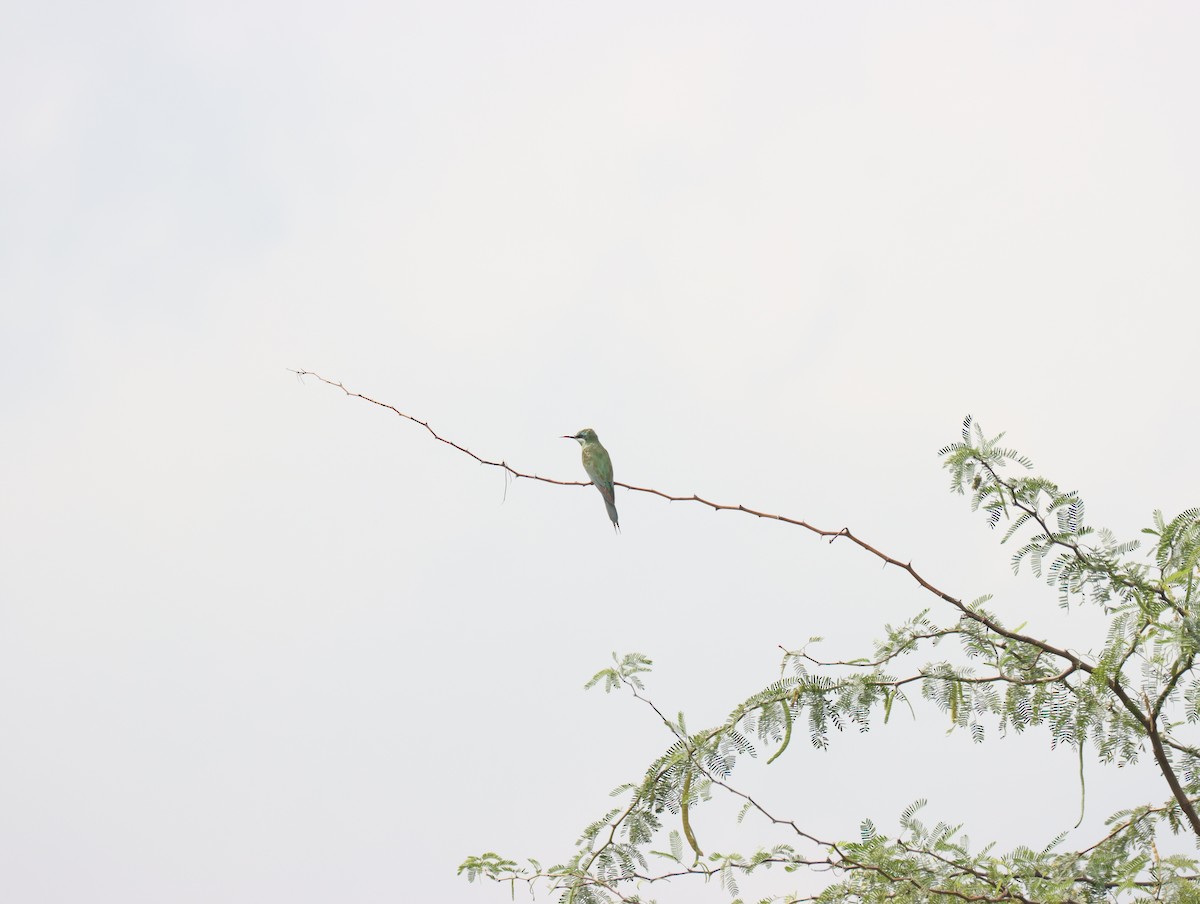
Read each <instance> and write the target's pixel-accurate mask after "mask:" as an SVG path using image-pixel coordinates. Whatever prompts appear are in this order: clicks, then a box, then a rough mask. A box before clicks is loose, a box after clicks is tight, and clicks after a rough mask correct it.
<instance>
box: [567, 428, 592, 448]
mask: <svg viewBox="0 0 1200 904" xmlns="http://www.w3.org/2000/svg"><path fill="white" fill-rule="evenodd" d="M563 439H573V440H575V441H576V442H577V443H579V445H581V446H582V445H584V444H586V443H594V442H596V431H595V430H593V429H592V428H591V427H584V428H583V429H582V430H580V431H579V432H578V433H576V434H575V435H574V436H568V435H566V434H564V435H563Z"/></svg>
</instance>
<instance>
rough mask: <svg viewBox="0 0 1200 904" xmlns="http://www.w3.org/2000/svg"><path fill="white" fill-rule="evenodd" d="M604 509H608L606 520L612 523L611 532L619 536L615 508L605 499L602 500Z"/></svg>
mask: <svg viewBox="0 0 1200 904" xmlns="http://www.w3.org/2000/svg"><path fill="white" fill-rule="evenodd" d="M604 507H605V508H606V509H608V520H609V521H611V522H612V523H613V530H615V531H616V532H617V533H618V534H619V533H620V532H621V525H620V524H619V523H618V522H617V507H616V506H615V505H614V504H613V503H612V502H610V501H609V500H608V498H607V497H605V499H604Z"/></svg>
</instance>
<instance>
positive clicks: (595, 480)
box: [563, 427, 621, 534]
mask: <svg viewBox="0 0 1200 904" xmlns="http://www.w3.org/2000/svg"><path fill="white" fill-rule="evenodd" d="M563 439H573V440H575V442H577V443H579V445H580V447H581V452H582V456H583V469H584V470H585V471H587V476H588V477H590V478H591V481H592V486H594V487H595V488H596V489H597V490H599V491H600V495H601V496H603V497H604V507H605V508H606V509H608V518H609V520H610V521H612V525H613V530H614V531H616V532H617V533H618V534H619V533H620V532H621V525H620V524H618V523H617V499H616V496H615V495H614V493H613V468H612V459H611V458H609V456H608V450H607V449H605V448H604V447H603V446H602V445H600V438H599V437H598V436H596V431H595V430H593V429H592V428H591V427H584V428H583V429H582V430H580V431H579V432H578V433H576V434H575V435H573V436H571V435H567V434H563Z"/></svg>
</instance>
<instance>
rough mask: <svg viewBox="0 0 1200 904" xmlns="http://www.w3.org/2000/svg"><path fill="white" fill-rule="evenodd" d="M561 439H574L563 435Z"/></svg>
mask: <svg viewBox="0 0 1200 904" xmlns="http://www.w3.org/2000/svg"><path fill="white" fill-rule="evenodd" d="M562 438H563V439H574V438H575V437H573V436H567V435H566V434H565V433H564V434H563V435H562Z"/></svg>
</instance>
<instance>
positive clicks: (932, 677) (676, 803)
mask: <svg viewBox="0 0 1200 904" xmlns="http://www.w3.org/2000/svg"><path fill="white" fill-rule="evenodd" d="M1002 436H1003V435H1001V436H997V437H994V438H992V439H988V438H986V437H985V436H984V434H983V432H982V431H981V430H980V429H979V427H978V426H976V425H974V424H973V423H972V421H971V419H970V418H967V419H966V420H965V421H964V423H963V430H962V439H961V441H960V442H956V443H953V444H951V445H949V446H946V447H945V448H944V449H942V450H941V455H942V457H943V459H944V463H945V466H946V469H947V470H948V472H949V473H950V477H951V489H952V490H953V491H954V492H956V493H960V494H963V495H967V496H969V497H970V501H971V506H972V508H973V509H974V510H981V511H983V512H984V513H985V515H986V518H987V521H988V524H989V525H991V526H992V527H999V526H1001V525H1002V524H1003V525H1004V530H1003V533H1002V537H1001V542H1002V543H1008V542H1009V541H1013V540H1015V541H1016V542H1018V543H1019V544H1020V545H1019V546H1018V548H1017V551H1016V552H1015V553H1014V555H1013V557H1012V564H1013V567H1014V569H1015V570H1017V571H1019V570H1020V568H1021V566H1022V565H1028V567H1029V569H1030V570H1031V571H1032V572H1033V574H1034V575H1035V576H1038V577H1041V578H1043V579H1044V580H1045V581H1046V582H1047V583H1048V584H1049V585H1050V586H1052V587H1054V588H1055V590H1056V591H1057V596H1058V601H1059V603H1060V605H1062V606H1068V607H1069V606H1070V605H1072V604H1075V605H1093V606H1096V607H1098V608H1099V609H1100V611H1101V612H1103V613H1104V614H1105V615H1106V616H1107V618H1108V620H1109V623H1108V631H1107V633H1106V635H1105V639H1104V642H1103V645H1102V646H1101V648H1100V649H1099V650H1097V651H1094V652H1093V653H1091V654H1088V655H1086V656H1085V655H1083V654H1080V653H1077V652H1074V651H1073V650H1072V649H1071V648H1070V647H1069V646H1068V645H1066V644H1062V643H1053V642H1050V641H1047V640H1044V639H1042V638H1039V637H1035V636H1032V635H1029V634H1026V633H1023V629H1022V628H1016V629H1013V628H1009V627H1007V626H1006V625H1005V624H1004V622H1003V620H1002V619H1001V617H1000V616H999V615H998V614H996V613H995V612H993V611H991V610H990V609H989V608H988V607H989V604H990V602H991V600H990V598H989V597H988V596H980V597H978V598H977V599H974V600H971V601H969V602H967V601H963V600H959V599H956V598H954V597H953V596H951V595H949V594H947V593H945V592H943V591H941V590H939V589H937V588H936V587H934V586H933V585H932V584H931V583H929V582H928V581H926V580H924V579H923V578H921V577H919V576H918V575H917V574H916V572H915V571H913V570H912V569H911V567H908V568H907V570H908V571H909V572H910V573H911V574H912V576H913V577H914V578H916V579H917V580H918V581H919V582H920V583H921V585H922V587H924V588H925V589H926V590H928V591H929V592H930V593H931V594H932V595H933V596H934V597H935V598H936V599H937V601H938V602H937V605H938V606H939V607H940V609H939V611H943V612H944V615H943V616H942V617H940V618H939V617H935V616H934V615H932V614H931V613H932V612H933V610H932V609H925V610H922V611H921V612H918V613H917V614H916V615H914V616H912V617H911V618H909V619H908V620H906V621H904V622H902V623H901V624H899V625H896V626H893V625H885V626H884V628H883V636H882V637H881V639H879V640H878V641H877V642H876V643H875V644H874V648H873V650H872V653H871V655H869V656H863V657H860V658H856V659H851V660H843V661H823V660H821V659H819V658H817V657H815V656H814V655H813V654H811V653H810V652H809V646H811V645H813V644H816V643H817V642H819V638H812V639H810V641H809V644H808V645H806V646H804V647H801V648H800V649H798V650H795V651H788V652H786V653H785V655H784V657H783V662H782V665H781V674H780V677H779V679H778V680H776V681H774V682H772V683H771V684H769V685H767V686H766V687H764V688H762V689H760V690H758V691H756V692H755V693H753V694H751V695H750V696H749V697H747V698H746V699H745V700H743V701H742V702H741V703H739V704H738V705H737V706H735V707H734V708H733V709H732V710H731V711H730V713H729V715H728V716H727V717H726V719H725V720H724V721H723V722H722V723H721V724H719V725H716V726H714V727H711V728H708V729H705V730H702V731H692V730H690V729H689V728H688V727H687V726H686V724H685V720H684V717H683V715H682V714H679V715H678V716H677V717H676V718H674V719H671V718H668V717H666V716H665V715H664V714H663V713H662V712H661V711H660V710H659V709H658V707H657V706H656V705H655V704H654V703H653V702H652V701H651V700H650V699H648V698H647V697H646V696H644V693H643V692H644V690H645V687H644V683H643V680H642V679H643V676H644V675H645V674H646V673H648V672H649V670H650V667H651V661H650V660H649V659H648V658H647V657H645V656H643V655H641V654H637V653H631V654H627V655H625V656H622V657H618V656H617V655H616V654H613V661H614V665H613V666H611V667H609V668H605V669H602V670H601V671H599V672H597V673H596V674H595V675H594V676H593V677H592V679H591V680H590V681H589V682H588V684H587V686H588V687H594V686H596V685H598V684H603V686H604V689H605V691H606V692H612V691H614V690H624V691H626V692H628V693H629V694H631V695H632V696H633V697H634V698H635V699H637V700H639V701H641V702H643V703H645V704H646V705H648V706H650V707H652V708H653V710H654V712H655V713H656V714H657V715H658V717H659V718H660V719H661V720H662V723H663V725H664V727H665V728H666V729H667V731H668V732H669V733H670V736H671V740H670V743H669V744H668V746H667V747H666V749H665V750H664V751H663V752H662V753H661V754H659V755H658V756H657V757H656V758H654V759H653V760H652V761H651V762H650V764H649V765H648V767H647V769H646V771H645V773H644V775H643V776H642V777H641V779H640V780H639V781H636V782H631V783H628V784H626V785H623V786H621V787H619V788H617V789H616V790H615V791H614V792H613V793H614V796H617V797H619V798H621V799H622V801H623V804H622V805H619V806H617V807H614V808H612V809H610V810H609V811H608V812H607V813H605V815H604V816H602V817H601V818H599V819H598V820H596V821H595V822H593V823H592V824H591V825H589V826H587V827H586V828H585V829H584V830H583V832H582V833H581V834H580V837H579V839H578V840H577V842H576V850H575V853H574V854H573V856H572V857H571V858H570V859H569V860H567V861H566V862H564V863H562V864H558V865H555V866H551V867H546V868H544V867H542V866H541V864H539V863H537V862H536V861H530V863H529V865H528V866H527V867H523V866H519V865H518V864H517V863H515V862H514V861H511V860H507V859H504V858H502V857H500V856H499V855H497V854H495V853H491V852H489V853H486V854H483V855H481V856H479V857H472V858H468V860H466V861H464V863H463V864H462V865H461V866H460V868H459V872H460V873H462V874H465V875H466V877H467V879H468V880H470V881H472V882H473V881H476V880H483V879H490V880H493V881H498V882H508V883H510V885H512V886H515V884H516V883H517V882H526V883H529V884H531V885H536V884H539V883H544V884H545V885H546V886H547V887H548V888H549V890H550V892H551V893H552V894H554V895H557V896H558V898H559V900H562V901H566V902H571V904H585V902H602V901H604V902H608V901H643V900H649V899H644V898H642V897H640V895H641V893H642V890H644V889H645V887H647V886H651V885H652V883H654V882H656V881H660V880H662V879H665V878H669V877H686V876H699V877H704V878H705V879H709V880H716V881H715V884H716V885H717V886H719V887H720V888H722V889H724V890H725V892H726V893H727V894H728V895H729V896H730V897H731V898H733V899H734V900H735V901H737V900H740V899H739V898H738V895H739V878H740V877H742V876H744V875H746V874H748V873H754V872H757V871H760V870H766V869H770V868H772V867H773V866H775V865H779V866H781V867H782V868H783V869H784V870H786V871H788V872H792V871H796V870H802V869H806V870H813V869H815V870H828V871H832V874H833V876H834V878H835V881H833V882H832V883H831V884H829V885H828V886H827V887H826V888H825V889H824V891H822V892H821V893H820V895H819V896H818V897H817V898H816V900H819V901H821V902H829V904H833V902H867V901H880V902H882V901H888V902H895V901H913V902H917V901H920V902H926V901H933V900H947V899H955V898H957V899H959V900H965V901H984V902H1005V901H1014V902H1021V904H1035V902H1036V904H1040V902H1068V901H1078V902H1084V901H1100V900H1113V901H1115V900H1130V901H1141V900H1156V901H1177V902H1192V901H1196V902H1197V904H1200V877H1198V874H1197V863H1196V862H1195V861H1194V860H1193V859H1192V858H1189V857H1182V856H1178V855H1175V856H1168V857H1164V856H1160V855H1159V853H1158V847H1157V844H1156V839H1158V838H1159V837H1160V835H1161V833H1163V832H1171V833H1177V834H1178V833H1186V834H1188V835H1190V836H1193V838H1195V839H1197V840H1200V816H1198V815H1197V812H1196V801H1197V798H1198V797H1200V750H1197V749H1196V748H1195V747H1193V746H1192V745H1191V744H1189V743H1188V742H1187V740H1186V739H1184V738H1182V737H1180V735H1179V729H1180V727H1182V726H1186V725H1191V724H1194V723H1196V722H1198V721H1200V676H1197V675H1196V674H1195V660H1196V656H1197V653H1198V652H1200V611H1197V605H1196V604H1197V602H1198V600H1197V593H1198V592H1200V591H1198V588H1200V508H1191V509H1188V510H1186V511H1184V512H1182V513H1181V514H1179V515H1177V516H1175V517H1174V518H1172V519H1170V520H1167V519H1166V518H1164V516H1163V515H1162V513H1161V512H1157V511H1156V512H1155V513H1154V516H1153V525H1152V526H1151V527H1148V528H1146V529H1145V530H1144V531H1143V534H1144V535H1145V536H1148V537H1150V538H1152V541H1153V544H1154V545H1153V548H1152V549H1151V550H1150V554H1149V555H1148V556H1144V557H1141V558H1135V557H1134V556H1133V554H1134V553H1135V552H1136V551H1137V549H1138V543H1137V542H1136V541H1131V542H1119V541H1118V540H1117V539H1116V538H1115V537H1114V536H1113V534H1112V533H1111V532H1109V531H1107V530H1105V529H1102V528H1094V527H1093V526H1091V525H1090V524H1089V523H1088V522H1087V520H1086V509H1085V505H1084V501H1083V500H1082V499H1081V498H1080V497H1079V495H1078V494H1077V493H1075V492H1065V491H1062V490H1061V489H1060V488H1059V487H1058V485H1057V484H1055V483H1053V482H1052V481H1050V480H1047V479H1045V478H1042V477H1033V476H1028V475H1026V474H1018V475H1017V476H1014V477H1009V476H1007V470H1008V469H1009V468H1012V467H1016V468H1018V469H1020V470H1023V471H1029V470H1031V469H1032V463H1031V462H1030V461H1029V460H1028V459H1027V458H1025V457H1024V456H1023V455H1021V454H1020V453H1018V452H1016V451H1015V450H1013V449H1010V448H1007V447H1003V446H1001V445H1000V440H1001V439H1002ZM860 546H863V548H864V549H867V550H868V551H869V552H871V553H872V554H874V555H877V556H878V557H880V558H883V559H884V560H885V561H889V562H896V561H897V560H895V559H892V558H890V557H887V556H885V555H883V554H882V553H879V552H878V551H876V550H874V549H873V548H871V547H869V546H866V545H865V544H862V543H860ZM943 645H945V647H946V648H947V649H944V650H941V649H939V650H938V652H939V654H940V655H937V656H936V657H934V656H933V655H932V654H933V651H934V650H935V649H938V648H940V647H942V646H943ZM914 657H922V658H924V662H923V664H920V665H917V666H915V667H914V666H911V665H907V663H909V662H911V660H912V659H913V658H914ZM916 689H919V695H920V697H921V698H922V699H924V700H926V701H928V702H930V703H932V704H933V706H934V707H935V708H936V709H937V710H938V711H940V712H941V713H942V714H943V718H944V719H946V721H947V722H948V723H949V726H950V728H951V730H963V731H966V732H967V733H968V734H969V736H970V737H971V738H972V739H973V740H974V741H975V742H977V743H983V742H985V741H986V739H987V738H988V737H989V736H991V734H993V733H996V734H1000V735H1004V734H1006V733H1007V732H1009V731H1015V732H1024V731H1026V730H1033V729H1038V730H1042V731H1044V732H1045V733H1046V735H1047V738H1048V742H1049V745H1050V746H1051V747H1052V748H1053V747H1058V746H1061V745H1065V746H1067V747H1070V748H1073V749H1075V750H1076V751H1077V752H1078V754H1079V756H1080V757H1081V760H1080V763H1081V768H1082V762H1083V760H1082V757H1083V756H1084V755H1085V752H1090V755H1092V756H1095V757H1096V758H1097V759H1099V760H1100V761H1101V762H1104V763H1116V764H1118V765H1121V766H1134V765H1136V764H1139V763H1140V762H1141V761H1142V760H1143V759H1144V758H1146V757H1149V758H1150V759H1152V760H1153V763H1152V764H1151V768H1154V769H1156V770H1157V771H1158V772H1159V773H1161V775H1162V776H1163V778H1164V780H1165V788H1164V794H1165V800H1163V801H1160V802H1151V803H1142V804H1139V805H1138V806H1135V807H1132V808H1129V809H1126V810H1123V811H1121V812H1119V813H1116V814H1113V816H1112V817H1110V818H1109V820H1108V822H1107V828H1108V833H1107V834H1106V835H1105V836H1104V837H1102V838H1100V839H1098V840H1096V842H1095V843H1094V844H1092V845H1091V846H1089V847H1087V848H1083V849H1081V850H1076V851H1063V850H1060V849H1059V848H1060V846H1061V843H1062V841H1063V838H1064V837H1065V833H1064V835H1063V836H1060V837H1059V838H1058V839H1056V841H1055V842H1054V843H1052V844H1050V845H1048V846H1046V847H1044V848H1042V849H1040V850H1033V849H1030V848H1025V847H1019V848H1017V849H1015V850H1013V851H1010V852H1008V853H996V852H994V851H993V850H992V847H991V846H986V847H984V848H983V849H981V850H979V851H973V850H972V848H971V845H970V842H969V840H968V839H967V837H966V836H965V835H962V834H960V826H957V825H949V824H946V823H944V822H938V823H937V824H935V825H934V826H932V827H927V826H926V825H925V824H924V823H923V822H922V821H921V820H919V819H918V818H917V817H918V813H919V812H920V810H921V809H922V807H923V806H924V801H918V802H916V803H915V804H913V805H912V806H911V807H909V808H907V809H906V810H905V811H904V812H903V813H901V814H900V816H899V819H898V832H897V833H896V834H895V835H894V836H888V835H885V834H883V833H881V831H880V830H879V828H878V827H877V825H876V823H875V822H873V821H872V820H871V819H869V818H864V820H863V822H862V825H861V831H860V834H859V838H858V839H857V840H854V841H832V840H826V839H822V838H821V837H820V836H819V835H817V834H816V833H815V832H814V831H810V830H809V829H806V828H802V827H800V826H799V825H798V824H797V823H796V822H795V821H794V820H791V819H786V818H783V817H779V816H776V815H774V814H773V813H772V812H770V811H768V809H766V808H765V807H764V806H763V805H762V804H761V803H760V802H759V801H757V800H755V799H753V798H751V797H750V796H749V795H747V794H745V793H744V792H742V791H740V790H739V789H738V788H737V787H735V786H734V785H733V784H732V776H733V775H734V772H735V769H736V766H737V763H738V760H739V758H740V757H742V756H750V757H757V756H758V753H759V751H760V750H770V751H771V754H770V756H769V757H768V758H767V761H766V762H767V764H768V765H769V764H771V763H774V762H775V761H776V760H777V759H778V758H779V757H780V756H781V755H783V754H784V753H785V752H786V751H787V750H789V748H790V747H791V746H792V742H793V740H794V739H795V735H796V733H797V731H800V732H802V733H803V735H804V736H806V737H807V739H808V742H809V744H811V745H812V746H813V747H815V748H818V749H825V748H827V747H829V746H830V744H831V741H832V738H833V737H834V736H835V735H836V734H839V733H844V732H846V731H847V730H853V731H856V732H859V733H865V732H867V731H869V730H870V729H871V728H872V727H875V726H876V725H877V724H879V723H882V724H885V725H886V723H887V722H888V720H889V718H890V715H891V713H892V709H893V707H894V705H895V703H896V702H897V701H901V702H903V703H904V704H905V705H906V706H907V707H908V708H909V709H913V706H912V703H913V701H912V700H911V699H910V695H911V694H912V693H913V691H914V690H916ZM913 711H914V713H915V709H913ZM718 793H719V794H724V795H729V796H732V797H734V798H736V799H738V800H739V801H740V802H741V803H742V807H741V811H740V813H739V815H738V822H739V823H741V822H742V819H743V817H744V816H745V815H746V814H747V813H750V812H756V813H758V814H760V815H761V816H763V817H765V818H766V819H767V820H769V823H770V825H771V826H772V827H774V829H777V830H780V831H783V832H785V833H786V835H787V836H788V838H787V840H786V841H785V842H783V843H776V844H772V845H770V846H767V847H761V848H758V849H757V850H756V851H755V852H754V853H753V854H751V855H749V856H743V855H741V854H737V853H719V852H713V851H710V852H708V853H707V854H706V853H705V852H704V851H703V848H702V846H701V844H700V841H699V839H697V837H696V835H695V833H694V831H693V828H692V826H691V821H690V813H691V811H692V810H693V809H694V808H695V807H696V806H700V805H703V804H704V803H705V802H706V801H708V800H710V799H711V798H712V797H713V796H714V795H715V794H718ZM664 842H665V843H664ZM652 864H653V865H652ZM772 900H799V899H798V898H796V897H795V896H794V895H793V896H788V897H784V898H775V899H772ZM805 900H812V899H811V898H809V899H805Z"/></svg>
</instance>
